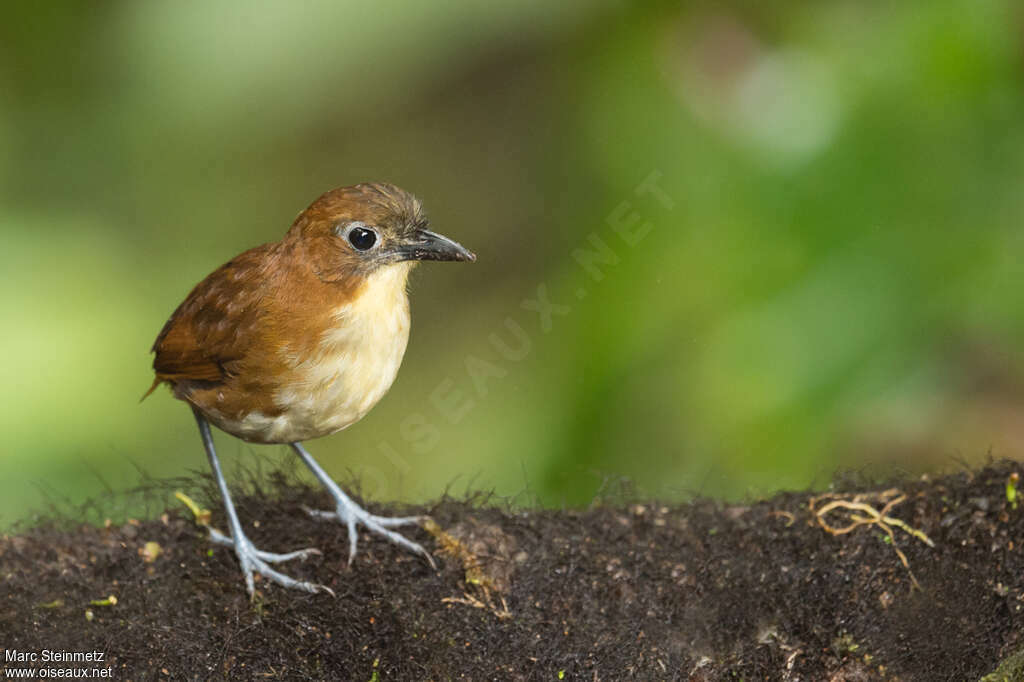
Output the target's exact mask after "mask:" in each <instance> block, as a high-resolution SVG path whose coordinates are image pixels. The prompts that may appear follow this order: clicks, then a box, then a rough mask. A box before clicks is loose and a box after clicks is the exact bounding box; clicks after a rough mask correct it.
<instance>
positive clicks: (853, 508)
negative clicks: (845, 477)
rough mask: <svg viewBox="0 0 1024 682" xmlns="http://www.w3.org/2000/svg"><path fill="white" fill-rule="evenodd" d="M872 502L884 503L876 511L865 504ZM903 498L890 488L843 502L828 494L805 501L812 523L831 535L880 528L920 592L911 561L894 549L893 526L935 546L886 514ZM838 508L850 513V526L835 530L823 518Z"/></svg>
mask: <svg viewBox="0 0 1024 682" xmlns="http://www.w3.org/2000/svg"><path fill="white" fill-rule="evenodd" d="M825 499H828V500H831V501H830V502H828V503H826V504H824V505H822V506H821V507H820V508H819V507H817V504H818V503H819V502H821V501H822V500H825ZM871 499H875V500H878V501H883V502H885V504H884V506H883V507H882V508H881V510H879V509H876V508H875V507H874V506H872V505H870V504H868V503H867V502H865V501H864V500H871ZM906 499H907V496H906V495H905V494H903V493H901V492H900V491H899V490H896V489H895V488H891V489H889V490H886V491H883V492H881V493H860V494H857V495H854V496H853V497H852V499H843V498H842V497H840V496H839V495H835V494H833V493H827V494H825V495H818V496H816V497H812V498H811V499H810V501H809V502H808V506H809V508H810V511H811V513H812V514H813V515H814V518H815V520H817V522H818V525H820V526H821V527H822V528H823V529H824V530H825V532H826V533H829V534H830V535H845V534H846V533H850V532H852V531H854V530H856V529H857V528H859V527H860V526H868V525H876V526H878V527H879V528H881V529H882V530H883V531H884V532H885V534H886V536H887V537H888V539H889V544H890V545H892V548H893V550H894V551H895V552H896V556H898V557H899V559H900V563H902V564H903V567H904V568H906V569H907V573H908V574H909V575H910V580H911V582H912V583H913V585H914V587H916V588H918V589H921V585H920V583H918V582H917V578H915V577H914V573H913V571H911V570H910V562H909V561H907V555H906V554H904V553H903V551H902V550H901V549H900V548H899V547H897V546H896V533H895V531H893V526H895V527H896V528H899V529H900V530H902V531H903V532H905V533H907V534H908V535H910V536H912V537H915V538H917V539H918V540H920V541H921V542H923V543H924V544H926V545H928V546H929V547H935V543H934V542H932V540H931V538H929V537H928V536H927V535H925V533H924V531H921V530H918V529H917V528H913V527H912V526H910V525H908V524H907V523H906V522H904V521H902V520H900V519H897V518H895V517H893V516H890V515H889V512H890V511H892V508H893V507H895V506H896V505H898V504H900V503H902V502H904V501H905V500H906ZM837 509H844V510H847V511H849V512H851V513H850V514H849V516H848V518H849V521H850V523H849V524H847V525H845V526H842V527H838V528H837V527H835V526H832V525H831V524H829V523H828V521H826V520H825V516H826V515H827V514H828V513H829V512H831V511H834V510H837ZM853 512H861V513H863V514H866V516H862V515H861V514H856V513H853Z"/></svg>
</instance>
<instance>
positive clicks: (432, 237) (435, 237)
mask: <svg viewBox="0 0 1024 682" xmlns="http://www.w3.org/2000/svg"><path fill="white" fill-rule="evenodd" d="M395 252H396V253H397V254H398V259H399V260H455V261H469V262H473V261H475V260H476V254H474V253H473V252H472V251H470V250H469V249H467V248H466V247H465V246H463V245H462V244H460V243H458V242H457V241H454V240H452V239H448V237H445V236H444V235H441V234H437V233H436V232H431V231H430V230H416V234H415V235H414V236H413V238H412V239H411V240H410V241H408V242H406V243H404V244H401V245H400V246H398V248H397V249H395Z"/></svg>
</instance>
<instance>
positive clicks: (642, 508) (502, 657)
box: [0, 463, 1024, 682]
mask: <svg viewBox="0 0 1024 682" xmlns="http://www.w3.org/2000/svg"><path fill="white" fill-rule="evenodd" d="M1017 466H1018V465H1016V464H1012V463H1001V464H998V465H993V466H991V467H989V468H986V469H984V470H982V471H977V472H973V473H960V474H957V475H952V476H948V477H944V478H941V479H936V480H933V481H928V480H913V481H901V482H899V483H896V484H892V483H890V484H887V485H885V486H871V487H860V488H859V490H860V491H861V492H863V493H867V494H865V495H861V496H859V497H855V496H854V494H853V493H854V492H856V491H857V490H858V488H857V487H856V486H853V487H851V486H849V485H847V486H846V487H845V489H846V490H848V491H849V494H844V495H835V496H826V497H819V498H814V497H813V496H812V495H810V494H783V495H779V496H777V497H775V498H773V499H770V500H766V501H763V502H758V503H755V504H751V505H749V506H725V505H722V504H718V503H715V502H711V501H698V502H694V503H691V504H685V505H681V506H672V507H667V506H663V505H660V504H620V505H617V506H615V505H613V506H595V507H594V508H592V509H589V510H583V511H522V510H519V511H512V510H509V509H507V508H505V507H503V506H501V505H495V504H494V503H493V501H492V502H491V503H482V502H481V501H480V500H470V501H453V500H444V501H442V502H439V503H438V504H436V505H434V506H432V507H430V508H428V509H424V510H423V511H424V512H427V513H429V514H431V515H432V517H433V519H434V520H435V521H436V523H437V527H431V528H430V532H428V530H426V529H423V530H418V529H415V528H414V529H412V530H411V531H409V534H410V535H411V536H412V537H414V538H416V539H417V540H419V541H421V542H423V543H424V544H425V545H426V546H427V547H429V548H430V549H431V550H432V551H433V552H434V553H435V556H436V557H437V560H438V564H439V567H440V570H439V572H437V573H435V572H433V571H431V569H430V568H429V567H428V565H427V564H426V563H425V562H424V561H423V560H422V559H418V558H416V557H414V556H411V555H409V554H407V553H405V552H403V551H401V550H400V549H398V548H397V547H395V546H393V545H391V544H388V543H386V542H384V541H382V540H381V539H379V538H372V537H370V536H369V535H367V534H366V533H363V534H362V535H361V537H360V551H359V555H358V556H357V558H356V561H355V563H354V564H353V565H352V566H351V567H348V566H347V565H346V552H347V539H346V535H345V531H344V529H343V528H342V527H341V526H340V525H338V524H325V523H323V522H317V521H314V520H311V519H310V518H309V517H307V515H306V514H305V513H304V512H303V510H302V505H304V504H309V505H311V506H320V507H324V508H326V507H327V506H329V505H328V504H327V498H326V496H325V495H323V494H322V493H321V492H320V491H314V490H311V489H308V488H306V487H304V486H301V485H297V484H293V483H288V482H287V481H285V480H284V477H282V476H276V477H272V478H273V479H274V480H273V482H272V483H269V484H268V483H264V484H263V487H264V488H265V490H264V491H263V493H262V494H261V495H252V494H248V495H242V496H241V499H240V500H239V504H238V506H239V512H240V515H241V518H242V519H243V522H244V523H246V524H247V527H249V528H250V537H251V538H252V539H253V540H254V542H255V543H256V544H257V546H259V547H261V548H262V549H266V550H269V551H283V550H290V549H296V548H300V547H310V546H312V547H319V548H321V549H322V550H323V552H324V555H323V556H322V557H315V558H312V559H309V560H307V561H305V562H295V563H291V564H286V565H285V567H286V568H285V572H287V573H289V574H290V575H292V576H295V577H301V578H303V579H306V580H311V581H317V582H321V583H324V584H326V585H328V586H330V587H331V588H332V589H333V590H334V591H335V592H336V594H337V596H336V597H333V598H332V597H330V596H327V595H322V594H321V595H308V594H303V593H296V592H291V591H285V590H283V589H281V588H279V587H277V586H276V585H268V584H267V583H266V581H259V582H257V588H258V595H257V599H256V601H255V602H252V603H251V602H250V601H249V598H248V596H247V595H246V592H245V588H244V585H243V582H242V576H241V573H240V571H239V568H238V564H237V562H236V560H235V557H234V555H233V553H232V552H231V551H230V549H228V548H224V547H219V546H217V547H214V546H211V545H210V544H209V542H208V541H207V539H206V535H205V531H204V529H202V528H201V527H199V526H197V525H196V523H195V519H194V517H193V515H192V514H191V513H190V512H189V511H188V510H187V509H186V508H185V507H184V506H180V505H178V503H177V502H176V501H175V500H174V499H173V497H172V496H171V495H169V494H168V495H167V498H166V499H167V502H166V504H167V506H168V507H170V508H171V510H170V511H168V512H167V513H166V514H164V515H162V516H161V517H160V518H156V519H152V520H147V521H141V522H130V523H126V524H124V525H120V526H112V527H107V528H96V527H92V526H81V527H69V525H68V523H67V522H62V523H50V524H47V525H42V526H37V527H36V528H33V529H29V530H25V531H19V532H17V534H16V535H12V536H4V537H3V538H2V540H0V648H2V649H4V650H5V651H4V653H3V654H0V656H2V658H0V665H2V666H5V667H6V670H7V671H8V674H10V672H11V671H12V670H13V669H15V668H22V667H29V668H35V669H37V670H40V669H42V668H52V669H56V668H73V667H78V668H98V669H100V670H101V671H102V670H103V669H106V668H108V667H109V669H110V671H109V673H106V674H109V675H110V677H111V678H112V679H118V680H143V679H174V680H178V679H233V680H249V679H296V680H305V679H309V680H361V681H363V682H367V681H378V680H449V679H469V680H492V679H493V680H534V679H537V680H560V679H567V680H577V679H578V680H611V681H614V680H625V679H638V680H876V679H880V680H882V679H884V680H895V679H899V680H978V679H980V678H982V677H983V676H985V675H987V674H989V673H992V672H993V671H994V670H996V668H997V666H999V664H1000V662H1001V661H1006V663H1005V665H1004V667H1003V668H1002V669H1001V670H1000V673H999V675H998V676H993V677H991V678H990V679H993V680H994V679H1021V678H1020V677H1014V676H1015V675H1016V674H1017V673H1016V672H1013V661H1007V659H1009V658H1010V657H1011V655H1012V654H1013V653H1014V652H1016V651H1017V650H1019V649H1021V648H1024V637H1022V634H1024V613H1022V608H1024V552H1022V547H1021V545H1022V543H1024V504H1021V506H1020V508H1015V507H1014V504H1013V502H1016V500H1014V501H1013V502H1011V500H1010V499H1009V497H1012V496H1008V494H1007V481H1008V480H1009V479H1010V477H1011V475H1012V474H1013V473H1014V472H1015V471H1016V467H1017ZM838 487H839V488H840V489H843V485H842V484H840V485H839V486H838ZM200 488H202V484H200V483H195V482H193V483H192V487H191V489H190V490H189V492H190V494H193V495H195V496H196V497H198V498H199V499H201V500H202V501H203V502H204V505H205V506H208V507H210V508H212V509H213V510H214V512H213V519H212V523H213V525H215V526H217V527H219V528H221V529H223V528H224V526H225V524H224V515H223V513H222V511H221V507H220V505H219V501H218V500H216V498H215V497H203V494H201V493H199V492H197V490H199V489H200ZM886 488H896V489H898V490H896V491H893V490H889V491H886ZM205 489H206V490H207V491H209V487H208V485H207V487H206V488H205ZM207 494H208V493H207ZM903 496H905V497H903ZM887 505H888V506H887ZM812 506H813V509H814V510H815V511H816V512H817V513H815V511H812ZM374 509H375V511H377V512H378V513H407V512H408V511H409V510H408V509H385V508H380V507H377V506H374ZM872 510H873V511H872ZM873 512H878V513H880V514H879V515H878V516H876V515H875V514H874V513H873ZM819 514H821V516H820V517H819ZM851 515H853V516H856V517H857V518H859V519H862V522H860V523H859V525H857V526H856V527H855V528H853V530H851V531H850V532H848V533H844V534H840V535H833V534H831V533H830V532H828V531H827V530H826V528H825V526H824V525H823V523H822V522H824V524H825V525H827V526H829V527H830V528H832V530H833V531H836V530H840V529H841V527H843V526H846V525H848V524H850V523H855V521H853V520H852V516H851ZM877 520H880V521H881V522H882V524H884V526H883V525H881V524H880V523H877V522H875V521H877ZM254 522H256V523H258V526H256V525H255V524H254ZM901 524H905V526H903V527H901ZM887 529H888V530H887ZM890 532H891V533H892V535H890ZM926 540H930V541H932V542H933V543H934V547H930V546H929V545H928V544H927V542H926ZM147 543H156V544H155V545H154V544H147ZM901 553H902V557H903V558H905V559H906V562H907V566H904V564H903V562H902V559H901ZM915 582H916V584H917V585H918V586H917V587H915ZM111 595H113V596H114V597H115V598H116V603H113V602H114V601H115V600H111V599H109V597H110V596H111ZM45 650H49V651H57V652H70V653H71V654H79V657H81V654H85V653H88V652H93V651H96V652H99V653H101V654H103V661H101V662H73V663H72V662H43V661H42V657H43V656H44V651H45ZM12 652H16V653H17V654H18V655H22V656H25V655H30V654H32V653H35V654H36V655H37V660H36V661H35V662H28V663H20V664H19V663H17V662H11V660H10V657H11V654H12ZM51 658H52V655H51ZM1017 670H1018V672H1019V670H1020V669H1019V668H1018V669H1017Z"/></svg>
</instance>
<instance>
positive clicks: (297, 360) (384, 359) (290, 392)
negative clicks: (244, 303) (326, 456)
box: [252, 263, 411, 442]
mask: <svg viewBox="0 0 1024 682" xmlns="http://www.w3.org/2000/svg"><path fill="white" fill-rule="evenodd" d="M410 269H411V267H410V265H409V264H407V263H399V264H397V265H391V266H387V267H385V268H382V269H381V270H379V271H378V272H377V273H375V274H373V275H371V276H370V278H369V279H368V280H367V283H366V286H365V287H364V288H363V289H362V291H361V295H359V296H358V297H357V298H356V299H355V300H354V301H352V302H351V303H347V304H345V305H342V306H339V307H338V308H337V309H336V310H335V311H334V312H333V314H332V319H333V321H334V324H333V325H332V326H331V327H330V328H329V329H328V330H327V331H326V332H323V333H322V335H321V338H320V340H319V344H318V345H317V351H316V352H315V353H313V354H312V355H310V356H307V357H292V358H290V364H291V365H292V369H293V378H294V380H293V381H290V382H287V383H286V384H284V387H283V388H281V389H279V390H278V391H277V393H276V394H275V395H274V402H275V403H276V404H277V405H278V406H279V407H280V408H281V409H282V410H284V412H283V414H281V415H280V416H278V417H274V418H272V419H267V420H266V421H265V423H263V424H260V425H257V424H255V423H254V424H253V425H252V426H253V427H255V428H257V429H259V430H261V431H263V432H264V433H265V434H266V436H269V438H270V439H272V440H275V441H278V442H280V441H301V440H307V439H309V438H317V437H320V436H325V435H327V434H330V433H334V432H335V431H338V430H340V429H343V428H345V427H346V426H349V425H350V424H353V423H355V422H357V421H359V420H360V419H362V417H363V416H364V415H365V414H366V413H367V412H369V411H370V409H371V408H372V407H373V406H374V405H376V404H377V402H378V401H379V400H380V399H381V398H382V397H384V394H385V393H387V391H388V389H389V388H391V384H392V382H394V380H395V376H396V375H397V374H398V368H399V367H400V366H401V364H402V356H403V355H404V354H405V347H406V344H407V343H408V341H409V299H408V296H407V294H406V282H407V280H408V276H409V270H410ZM252 418H253V419H258V416H253V417H252Z"/></svg>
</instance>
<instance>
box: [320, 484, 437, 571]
mask: <svg viewBox="0 0 1024 682" xmlns="http://www.w3.org/2000/svg"><path fill="white" fill-rule="evenodd" d="M338 492H341V491H340V490H339V491H338ZM332 493H333V491H332ZM336 499H337V501H338V506H337V507H336V508H335V510H334V511H319V510H317V509H310V508H308V507H303V508H304V509H305V510H306V513H307V514H309V515H310V516H312V517H313V518H314V519H329V520H332V521H334V520H337V521H341V522H342V523H344V524H345V525H346V526H347V527H348V563H349V565H350V566H351V565H352V560H353V559H355V558H356V542H357V540H358V539H359V531H358V529H357V526H358V525H359V524H362V525H363V526H365V527H366V528H367V529H368V530H369V531H371V532H373V533H376V534H377V535H380V536H381V537H384V538H387V539H388V540H390V541H391V542H393V543H395V544H396V545H398V546H400V547H404V548H406V549H407V550H409V551H410V552H413V553H415V554H419V555H420V556H422V557H423V558H424V559H426V560H427V563H428V564H430V567H431V568H432V569H434V570H435V571H436V570H437V564H436V563H434V557H432V556H430V552H428V551H427V550H426V549H424V548H423V546H422V545H420V544H419V543H416V542H413V541H412V540H409V539H408V538H405V537H403V536H402V535H400V534H398V533H396V532H395V531H393V530H391V528H395V527H398V526H415V525H419V523H420V522H421V521H423V520H424V519H425V518H426V517H424V516H377V515H375V514H371V513H370V512H368V511H366V510H365V509H363V508H362V507H360V506H359V505H358V504H356V503H355V501H353V500H352V499H351V498H349V497H348V496H347V495H345V494H344V493H341V495H338V496H336Z"/></svg>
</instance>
